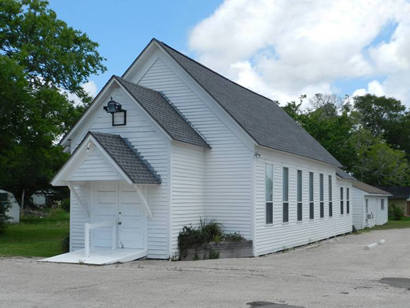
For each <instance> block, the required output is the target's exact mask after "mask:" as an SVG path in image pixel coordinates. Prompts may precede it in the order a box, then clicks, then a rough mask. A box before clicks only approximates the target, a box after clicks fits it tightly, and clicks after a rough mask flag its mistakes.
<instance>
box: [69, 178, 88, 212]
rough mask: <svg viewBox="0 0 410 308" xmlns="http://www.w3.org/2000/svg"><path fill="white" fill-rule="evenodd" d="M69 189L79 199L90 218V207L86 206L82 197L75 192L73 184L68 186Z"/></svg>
mask: <svg viewBox="0 0 410 308" xmlns="http://www.w3.org/2000/svg"><path fill="white" fill-rule="evenodd" d="M67 186H68V188H70V190H71V191H72V192H73V194H74V196H75V198H76V199H77V201H78V203H80V205H81V206H82V207H83V208H84V209H85V211H86V212H87V216H88V217H90V210H89V209H88V206H87V205H85V204H84V202H83V200H82V199H81V197H80V195H79V194H78V193H77V191H76V190H75V188H74V186H73V185H72V184H70V183H69V184H67Z"/></svg>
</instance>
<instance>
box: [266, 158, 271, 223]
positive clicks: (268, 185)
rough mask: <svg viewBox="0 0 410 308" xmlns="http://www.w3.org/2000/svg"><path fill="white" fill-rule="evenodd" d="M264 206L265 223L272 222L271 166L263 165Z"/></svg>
mask: <svg viewBox="0 0 410 308" xmlns="http://www.w3.org/2000/svg"><path fill="white" fill-rule="evenodd" d="M265 206H266V223H267V224H271V223H273V166H272V165H271V164H266V165H265Z"/></svg>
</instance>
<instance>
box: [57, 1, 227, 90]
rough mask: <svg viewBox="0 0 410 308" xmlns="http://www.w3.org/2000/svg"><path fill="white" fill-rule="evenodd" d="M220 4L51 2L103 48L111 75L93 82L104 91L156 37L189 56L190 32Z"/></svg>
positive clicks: (190, 2)
mask: <svg viewBox="0 0 410 308" xmlns="http://www.w3.org/2000/svg"><path fill="white" fill-rule="evenodd" d="M220 2H221V1H219V0H206V1H195V0H182V1H180V0H178V1H165V0H162V1H159V0H156V1H130V0H117V1H91V0H83V1H82V0H73V1H66V0H51V1H50V7H51V9H53V10H54V11H55V12H56V13H57V16H58V18H60V19H62V20H64V21H65V22H67V23H68V24H69V25H70V26H72V27H73V28H75V29H79V30H81V31H83V32H85V33H87V34H88V35H89V37H90V38H91V39H92V40H94V41H96V42H98V43H99V44H100V47H99V52H100V53H101V55H102V56H104V57H105V58H106V59H107V61H106V62H105V64H106V66H107V72H106V73H104V74H101V75H99V76H92V77H91V79H92V80H93V81H94V82H95V83H96V84H97V86H98V88H100V89H101V88H102V86H103V85H104V84H105V82H106V81H107V80H108V79H109V77H110V76H111V75H114V74H116V75H121V74H122V73H123V72H124V71H125V70H126V68H127V67H128V66H129V65H130V64H131V62H132V61H133V60H134V59H135V58H136V57H137V55H138V54H139V53H140V51H141V50H142V49H143V48H144V47H145V46H146V45H147V44H148V42H149V41H150V40H151V39H152V38H153V37H155V38H157V39H159V40H162V41H164V42H166V43H168V44H169V45H171V46H172V47H174V48H176V49H178V50H181V51H183V52H187V53H189V50H188V46H187V39H188V35H189V31H190V30H191V29H192V27H193V26H195V24H196V23H198V22H199V21H200V20H201V19H203V18H205V17H207V16H208V15H210V14H211V13H212V12H213V11H214V10H215V9H216V8H217V6H218V5H219V4H220Z"/></svg>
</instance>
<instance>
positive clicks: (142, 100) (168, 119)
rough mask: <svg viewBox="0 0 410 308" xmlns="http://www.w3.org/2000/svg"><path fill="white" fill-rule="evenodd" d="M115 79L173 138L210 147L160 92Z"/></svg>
mask: <svg viewBox="0 0 410 308" xmlns="http://www.w3.org/2000/svg"><path fill="white" fill-rule="evenodd" d="M114 78H115V79H116V80H117V81H118V82H119V83H120V84H121V85H122V86H123V87H124V88H125V89H126V90H127V91H128V92H129V93H130V94H131V95H132V96H133V97H134V98H135V99H136V100H137V101H138V103H139V104H140V105H141V106H142V108H144V110H145V111H146V112H148V114H149V115H150V116H151V117H152V118H153V119H154V120H155V121H156V122H157V123H158V124H159V125H160V126H161V127H162V128H163V129H164V130H165V131H166V132H167V133H168V134H169V135H170V136H171V138H173V139H175V140H178V141H181V142H185V143H190V144H194V145H198V146H201V147H208V148H209V145H208V144H207V143H206V142H205V141H204V139H203V138H202V137H201V136H200V135H199V133H198V132H196V131H195V129H194V128H193V127H192V126H191V125H190V124H189V122H188V121H187V120H186V119H185V118H184V117H183V116H182V114H181V113H179V112H178V110H176V109H175V107H174V106H172V105H171V104H170V103H169V102H168V100H167V99H166V98H165V97H164V96H163V95H162V94H161V93H159V92H157V91H154V90H152V89H148V88H145V87H142V86H139V85H136V84H134V83H131V82H129V81H126V80H124V79H122V78H121V77H118V76H114Z"/></svg>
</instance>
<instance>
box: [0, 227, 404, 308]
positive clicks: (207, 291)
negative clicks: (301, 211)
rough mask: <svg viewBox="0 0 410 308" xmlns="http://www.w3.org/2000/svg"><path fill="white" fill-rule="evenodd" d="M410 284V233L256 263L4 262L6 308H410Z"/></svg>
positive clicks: (1, 284) (1, 299)
mask: <svg viewBox="0 0 410 308" xmlns="http://www.w3.org/2000/svg"><path fill="white" fill-rule="evenodd" d="M380 239H385V240H386V243H385V244H384V245H379V246H377V247H376V248H373V249H371V250H365V249H364V246H365V245H366V244H370V243H371V242H375V241H378V240H380ZM396 278H402V279H396ZM403 278H404V279H403ZM409 278H410V229H401V230H385V231H372V232H367V233H364V234H360V235H348V236H344V237H338V238H335V239H331V240H327V241H323V242H320V243H317V244H313V245H310V246H306V247H302V248H299V249H296V250H292V251H288V252H286V253H277V254H271V255H267V256H264V257H259V258H250V259H223V260H208V261H192V262H170V261H153V260H146V261H136V262H131V263H128V264H119V265H111V266H103V267H96V266H86V265H68V264H52V263H40V262H36V260H35V259H26V258H0V306H1V307H73V306H76V307H79V306H82V307H105V306H109V307H113V306H115V307H372V308H374V307H410V291H409V288H410V284H409V282H410V279H409Z"/></svg>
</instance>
